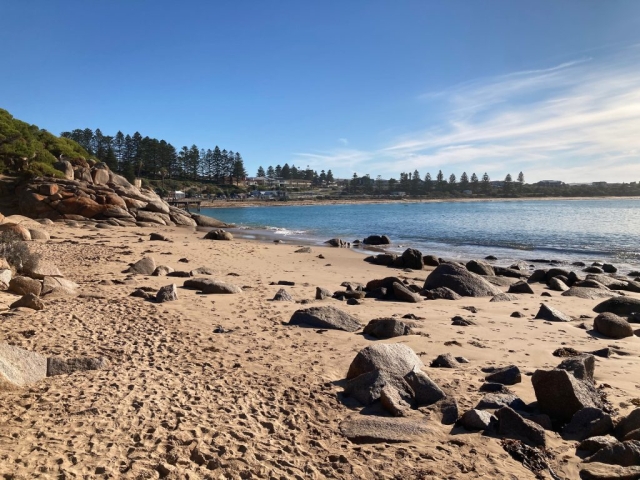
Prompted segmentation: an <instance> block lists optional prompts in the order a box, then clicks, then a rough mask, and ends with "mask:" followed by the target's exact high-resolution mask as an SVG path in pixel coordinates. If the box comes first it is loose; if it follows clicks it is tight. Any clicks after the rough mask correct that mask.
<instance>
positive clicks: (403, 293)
mask: <svg viewBox="0 0 640 480" xmlns="http://www.w3.org/2000/svg"><path fill="white" fill-rule="evenodd" d="M393 295H394V296H395V297H396V299H397V300H400V301H401V302H409V303H419V302H421V301H422V297H421V296H420V295H418V294H417V293H414V292H412V291H411V290H409V289H408V288H407V287H405V286H404V285H402V284H401V283H398V282H394V283H393Z"/></svg>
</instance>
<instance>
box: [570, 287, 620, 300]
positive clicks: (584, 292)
mask: <svg viewBox="0 0 640 480" xmlns="http://www.w3.org/2000/svg"><path fill="white" fill-rule="evenodd" d="M615 295H617V294H615V293H613V292H611V291H609V290H608V289H606V290H604V289H599V288H585V287H579V286H576V285H574V286H572V287H571V288H569V290H567V291H566V292H562V296H563V297H578V298H584V299H585V300H595V299H597V298H608V297H613V296H615Z"/></svg>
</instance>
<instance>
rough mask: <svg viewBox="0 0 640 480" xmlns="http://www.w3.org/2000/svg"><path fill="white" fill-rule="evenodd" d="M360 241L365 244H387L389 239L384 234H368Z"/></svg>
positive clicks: (389, 242) (389, 241)
mask: <svg viewBox="0 0 640 480" xmlns="http://www.w3.org/2000/svg"><path fill="white" fill-rule="evenodd" d="M362 243H364V244H366V245H389V244H391V240H390V239H389V237H387V236H386V235H369V236H368V237H367V238H365V239H364V240H363V241H362Z"/></svg>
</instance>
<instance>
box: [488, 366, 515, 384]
mask: <svg viewBox="0 0 640 480" xmlns="http://www.w3.org/2000/svg"><path fill="white" fill-rule="evenodd" d="M485 381H487V382H492V383H501V384H502V385H515V384H516V383H520V382H522V374H521V373H520V369H519V368H518V367H517V366H516V365H509V366H508V367H502V368H498V369H497V370H494V371H493V372H491V373H489V375H487V376H486V377H485Z"/></svg>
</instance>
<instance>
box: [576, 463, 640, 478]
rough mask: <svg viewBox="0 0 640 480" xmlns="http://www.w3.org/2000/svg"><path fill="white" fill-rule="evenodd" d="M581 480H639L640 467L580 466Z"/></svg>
mask: <svg viewBox="0 0 640 480" xmlns="http://www.w3.org/2000/svg"><path fill="white" fill-rule="evenodd" d="M580 479H581V480H638V479H640V466H633V467H621V466H619V465H607V464H606V463H583V464H582V465H581V466H580Z"/></svg>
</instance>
